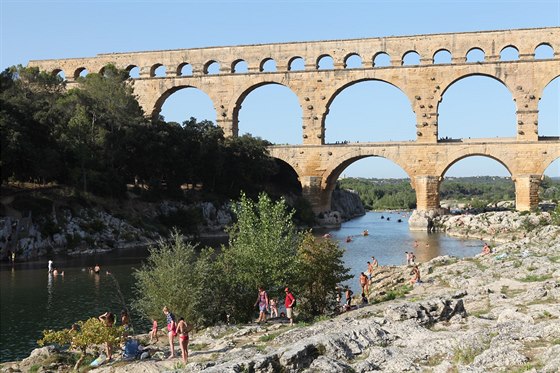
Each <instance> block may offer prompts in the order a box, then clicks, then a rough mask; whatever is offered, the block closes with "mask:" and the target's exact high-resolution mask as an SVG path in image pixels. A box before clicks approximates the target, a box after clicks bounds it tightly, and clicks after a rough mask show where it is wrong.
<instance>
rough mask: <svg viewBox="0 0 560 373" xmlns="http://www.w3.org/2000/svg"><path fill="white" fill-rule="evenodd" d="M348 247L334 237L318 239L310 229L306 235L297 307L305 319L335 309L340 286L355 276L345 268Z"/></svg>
mask: <svg viewBox="0 0 560 373" xmlns="http://www.w3.org/2000/svg"><path fill="white" fill-rule="evenodd" d="M343 254H344V250H343V249H341V248H340V247H339V246H338V243H337V242H336V241H334V240H317V239H316V238H315V237H314V236H313V235H312V234H311V233H310V232H307V233H305V234H304V235H303V239H302V241H301V243H300V245H299V247H298V253H297V273H298V274H299V275H298V276H297V282H296V286H295V290H296V293H297V295H298V299H299V301H298V305H297V308H298V310H299V312H300V316H301V317H303V318H313V317H316V316H319V315H324V314H327V313H329V312H333V311H334V310H335V308H336V304H337V302H336V286H337V285H338V284H340V283H342V282H344V281H346V280H349V279H351V278H352V277H353V276H352V275H350V274H349V271H350V269H349V268H346V267H344V263H343V260H342V256H343Z"/></svg>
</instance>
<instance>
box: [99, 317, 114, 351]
mask: <svg viewBox="0 0 560 373" xmlns="http://www.w3.org/2000/svg"><path fill="white" fill-rule="evenodd" d="M99 321H101V322H102V323H103V324H104V325H105V326H106V327H107V328H112V327H113V324H114V323H115V315H113V314H112V313H111V312H105V313H104V314H103V315H100V316H99ZM105 352H106V353H107V361H110V360H111V358H112V357H113V346H112V345H111V343H109V342H107V343H105Z"/></svg>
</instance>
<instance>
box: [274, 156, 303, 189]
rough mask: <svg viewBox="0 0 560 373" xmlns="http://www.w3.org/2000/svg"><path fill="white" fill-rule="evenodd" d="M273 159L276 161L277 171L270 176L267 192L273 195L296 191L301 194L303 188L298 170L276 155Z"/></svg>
mask: <svg viewBox="0 0 560 373" xmlns="http://www.w3.org/2000/svg"><path fill="white" fill-rule="evenodd" d="M273 159H274V161H275V163H276V167H277V172H276V174H274V175H272V176H271V177H270V183H269V186H268V189H269V190H267V192H269V194H272V195H286V194H287V193H295V194H296V195H297V196H301V195H302V190H303V188H302V185H301V182H300V180H299V175H298V172H297V170H296V169H295V168H294V167H293V166H292V165H291V164H289V163H288V162H286V161H284V160H283V159H280V158H275V157H273Z"/></svg>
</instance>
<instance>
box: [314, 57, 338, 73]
mask: <svg viewBox="0 0 560 373" xmlns="http://www.w3.org/2000/svg"><path fill="white" fill-rule="evenodd" d="M321 65H323V66H321ZM325 65H326V66H325ZM315 68H316V69H317V70H332V69H334V58H333V57H332V56H331V55H330V54H322V55H320V56H319V57H317V61H316V62H315Z"/></svg>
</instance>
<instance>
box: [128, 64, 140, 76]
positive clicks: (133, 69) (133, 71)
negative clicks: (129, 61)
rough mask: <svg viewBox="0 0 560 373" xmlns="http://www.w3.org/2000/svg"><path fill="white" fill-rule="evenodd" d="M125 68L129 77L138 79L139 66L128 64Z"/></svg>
mask: <svg viewBox="0 0 560 373" xmlns="http://www.w3.org/2000/svg"><path fill="white" fill-rule="evenodd" d="M125 70H126V72H128V77H129V78H131V79H138V78H139V77H140V68H139V67H138V66H137V65H128V66H127V67H125Z"/></svg>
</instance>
